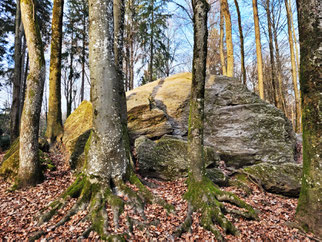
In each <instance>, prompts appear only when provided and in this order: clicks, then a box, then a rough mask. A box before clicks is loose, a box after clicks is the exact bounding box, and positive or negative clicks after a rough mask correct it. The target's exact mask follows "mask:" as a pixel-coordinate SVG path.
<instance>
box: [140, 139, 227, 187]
mask: <svg viewBox="0 0 322 242" xmlns="http://www.w3.org/2000/svg"><path fill="white" fill-rule="evenodd" d="M135 147H136V153H137V161H138V166H139V172H140V174H141V175H143V176H147V177H154V178H158V179H162V180H174V179H176V178H181V177H186V176H187V175H188V167H189V157H188V143H187V141H184V140H182V139H177V138H175V137H173V136H169V135H165V136H163V137H162V138H161V139H159V140H158V141H156V142H154V141H152V140H150V139H148V138H147V137H145V136H141V137H140V138H138V139H136V140H135ZM204 156H205V165H206V173H207V174H208V175H209V177H210V178H211V179H212V181H213V182H215V183H216V184H218V185H224V184H226V182H227V177H226V176H225V175H224V174H223V172H222V171H221V170H220V169H218V168H216V167H217V166H218V161H219V156H218V154H217V153H216V152H215V150H214V149H213V148H212V147H209V146H205V147H204Z"/></svg>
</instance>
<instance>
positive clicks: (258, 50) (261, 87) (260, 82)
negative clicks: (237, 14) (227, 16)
mask: <svg viewBox="0 0 322 242" xmlns="http://www.w3.org/2000/svg"><path fill="white" fill-rule="evenodd" d="M253 14H254V25H255V40H256V56H257V74H258V92H259V96H260V98H261V99H263V100H264V99H265V97H264V78H263V59H262V45H261V35H260V29H259V20H258V10H257V0H253Z"/></svg>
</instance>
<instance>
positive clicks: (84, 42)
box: [80, 3, 86, 102]
mask: <svg viewBox="0 0 322 242" xmlns="http://www.w3.org/2000/svg"><path fill="white" fill-rule="evenodd" d="M83 7H84V8H83V12H84V16H83V33H82V45H83V46H82V85H81V92H80V99H81V102H82V101H83V100H84V92H85V60H86V57H85V55H86V53H85V48H86V15H85V11H86V10H85V3H83Z"/></svg>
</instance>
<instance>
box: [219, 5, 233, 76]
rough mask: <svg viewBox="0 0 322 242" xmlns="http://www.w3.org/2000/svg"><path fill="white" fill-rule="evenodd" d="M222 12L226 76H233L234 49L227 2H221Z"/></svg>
mask: <svg viewBox="0 0 322 242" xmlns="http://www.w3.org/2000/svg"><path fill="white" fill-rule="evenodd" d="M221 4H222V9H223V10H222V11H223V14H224V16H225V25H226V48H227V76H229V77H233V76H234V47H233V38H232V34H231V20H230V12H229V5H228V2H227V0H221Z"/></svg>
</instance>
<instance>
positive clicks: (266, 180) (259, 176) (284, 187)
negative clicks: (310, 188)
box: [232, 163, 302, 197]
mask: <svg viewBox="0 0 322 242" xmlns="http://www.w3.org/2000/svg"><path fill="white" fill-rule="evenodd" d="M301 178H302V165H300V164H294V163H284V164H269V163H261V164H257V165H252V166H249V167H245V168H243V169H240V170H239V171H238V172H237V174H235V175H234V177H233V178H232V179H237V180H238V181H239V182H241V183H243V184H244V185H247V183H248V182H250V180H252V181H255V182H256V183H258V184H259V185H260V186H261V187H263V188H264V189H265V190H266V191H268V192H271V193H276V194H281V195H285V196H289V197H298V196H299V194H300V189H301Z"/></svg>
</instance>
